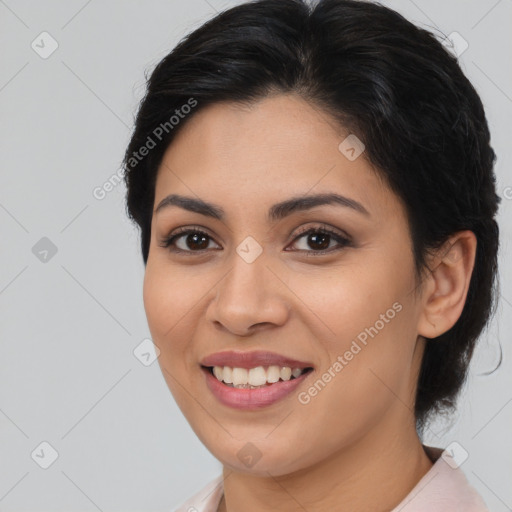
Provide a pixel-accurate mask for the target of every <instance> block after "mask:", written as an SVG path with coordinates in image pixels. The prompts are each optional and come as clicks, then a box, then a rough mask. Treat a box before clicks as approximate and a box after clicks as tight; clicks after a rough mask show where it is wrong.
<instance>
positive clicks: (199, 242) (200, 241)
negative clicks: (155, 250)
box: [160, 228, 213, 253]
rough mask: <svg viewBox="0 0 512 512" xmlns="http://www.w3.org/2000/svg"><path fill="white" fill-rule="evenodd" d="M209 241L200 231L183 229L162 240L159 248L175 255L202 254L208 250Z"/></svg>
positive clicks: (208, 237) (208, 236)
mask: <svg viewBox="0 0 512 512" xmlns="http://www.w3.org/2000/svg"><path fill="white" fill-rule="evenodd" d="M209 240H213V239H212V238H211V237H210V235H208V234H207V233H205V232H204V231H201V230H200V229H190V228H183V229H180V230H178V231H177V232H175V233H173V234H171V235H170V236H168V237H166V238H164V239H163V240H162V243H161V244H160V247H164V248H166V249H168V250H169V251H171V252H175V253H202V252H203V251H206V250H208V245H209ZM180 245H181V247H180Z"/></svg>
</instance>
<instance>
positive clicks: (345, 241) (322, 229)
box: [160, 225, 352, 257]
mask: <svg viewBox="0 0 512 512" xmlns="http://www.w3.org/2000/svg"><path fill="white" fill-rule="evenodd" d="M313 233H314V234H325V235H330V236H331V237H332V238H333V239H334V240H335V241H336V242H338V244H339V245H340V247H338V248H337V249H332V248H331V249H324V250H323V251H315V250H309V251H308V250H304V249H299V250H298V251H296V252H302V253H305V254H306V256H313V257H315V256H322V255H324V254H329V253H331V252H335V251H338V250H341V249H343V248H344V247H349V246H351V245H352V242H351V240H350V239H349V238H348V237H346V236H343V235H341V234H340V233H338V232H336V231H333V230H332V229H330V228H329V227H327V226H323V225H322V226H316V227H310V228H305V229H303V230H302V231H300V232H299V233H297V235H296V236H295V238H294V239H293V241H292V243H294V242H296V241H297V240H298V239H299V238H302V237H304V236H306V235H309V234H313ZM189 234H198V235H203V236H205V237H208V238H210V239H212V237H211V236H210V235H209V234H208V233H206V232H205V231H203V230H202V229H200V228H199V227H195V226H193V227H190V228H179V229H178V230H177V231H176V232H175V233H173V234H172V235H170V236H168V237H166V238H164V239H163V240H162V241H161V243H160V247H163V248H165V249H168V250H169V251H170V252H173V253H182V254H184V253H188V254H194V253H195V254H198V255H202V254H204V253H205V251H208V249H200V250H199V251H191V250H187V251H185V250H183V249H177V248H176V247H172V246H173V244H174V242H175V241H176V240H177V239H178V238H181V237H183V236H184V235H189ZM215 250H218V249H215Z"/></svg>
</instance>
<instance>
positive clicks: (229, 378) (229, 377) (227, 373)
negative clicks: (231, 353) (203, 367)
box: [214, 366, 233, 384]
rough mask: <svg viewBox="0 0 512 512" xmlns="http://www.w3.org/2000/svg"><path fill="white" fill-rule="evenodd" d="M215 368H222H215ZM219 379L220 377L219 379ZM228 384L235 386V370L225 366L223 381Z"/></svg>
mask: <svg viewBox="0 0 512 512" xmlns="http://www.w3.org/2000/svg"><path fill="white" fill-rule="evenodd" d="M214 368H221V370H222V367H220V366H214ZM217 379H219V377H217ZM219 380H223V381H224V382H225V383H226V384H233V368H230V367H229V366H224V369H223V370H222V379H219Z"/></svg>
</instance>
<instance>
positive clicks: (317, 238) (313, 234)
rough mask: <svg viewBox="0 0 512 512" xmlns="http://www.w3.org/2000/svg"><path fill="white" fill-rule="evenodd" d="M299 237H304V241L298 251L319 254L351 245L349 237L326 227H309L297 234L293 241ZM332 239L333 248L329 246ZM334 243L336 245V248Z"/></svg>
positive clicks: (295, 241)
mask: <svg viewBox="0 0 512 512" xmlns="http://www.w3.org/2000/svg"><path fill="white" fill-rule="evenodd" d="M300 239H304V242H303V247H302V248H299V249H298V250H299V251H300V252H306V253H310V254H311V255H321V254H325V253H329V252H333V251H335V250H338V249H341V248H343V247H346V246H349V245H351V241H350V239H348V238H347V237H346V236H343V235H342V234H340V233H337V232H336V231H333V230H331V229H329V228H326V227H322V228H319V227H313V228H309V229H307V230H306V231H304V232H303V233H301V234H300V235H299V236H297V237H296V238H295V240H294V243H297V240H300ZM333 241H334V242H335V244H334V249H333V248H332V246H331V243H332V242H333ZM336 244H337V245H338V247H337V248H336Z"/></svg>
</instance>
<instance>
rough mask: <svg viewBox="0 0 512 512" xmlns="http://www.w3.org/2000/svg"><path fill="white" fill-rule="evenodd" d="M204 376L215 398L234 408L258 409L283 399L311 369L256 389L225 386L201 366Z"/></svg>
mask: <svg viewBox="0 0 512 512" xmlns="http://www.w3.org/2000/svg"><path fill="white" fill-rule="evenodd" d="M201 369H202V371H203V373H204V374H205V376H206V384H207V386H208V388H209V389H210V391H211V392H212V393H213V394H214V395H215V397H216V398H217V400H219V402H221V403H222V404H224V405H227V406H228V407H233V408H235V409H259V408H261V407H267V406H268V405H272V404H273V403H275V402H278V401H279V400H281V399H283V398H284V397H286V396H288V395H289V394H290V393H292V392H293V391H294V390H295V389H296V388H297V387H298V386H300V385H301V384H302V382H303V381H304V379H305V378H307V376H308V375H309V374H310V373H313V372H312V370H310V371H308V372H307V373H304V374H302V375H301V376H300V377H297V378H295V379H292V380H287V381H278V382H276V383H275V384H272V385H270V386H264V387H261V388H256V389H239V388H234V387H233V388H232V387H230V386H226V384H224V383H222V382H221V381H220V380H218V379H217V378H216V377H215V376H213V375H212V374H211V373H210V371H209V370H208V369H206V368H201Z"/></svg>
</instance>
